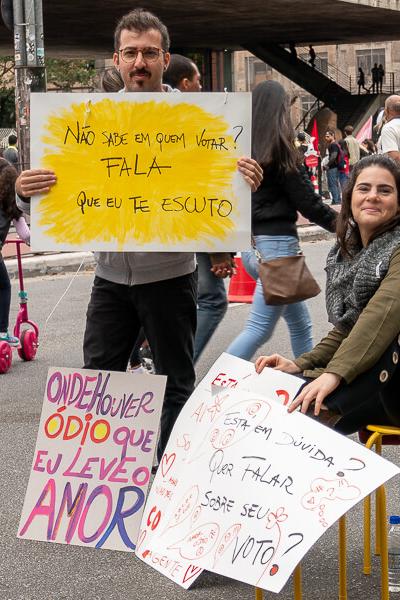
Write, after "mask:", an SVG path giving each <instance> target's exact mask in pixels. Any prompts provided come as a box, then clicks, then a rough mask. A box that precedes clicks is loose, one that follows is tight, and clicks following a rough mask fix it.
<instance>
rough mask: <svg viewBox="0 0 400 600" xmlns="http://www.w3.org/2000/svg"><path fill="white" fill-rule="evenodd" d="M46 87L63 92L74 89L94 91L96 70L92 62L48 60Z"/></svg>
mask: <svg viewBox="0 0 400 600" xmlns="http://www.w3.org/2000/svg"><path fill="white" fill-rule="evenodd" d="M46 70H47V85H48V86H49V87H50V88H51V87H54V88H56V89H57V90H60V91H63V92H70V91H71V90H73V89H74V88H81V87H84V88H88V89H89V90H93V89H94V78H95V75H96V70H95V68H94V61H88V60H76V59H75V60H65V59H60V58H48V59H47V60H46Z"/></svg>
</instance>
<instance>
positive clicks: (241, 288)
mask: <svg viewBox="0 0 400 600" xmlns="http://www.w3.org/2000/svg"><path fill="white" fill-rule="evenodd" d="M235 263H236V275H233V277H231V280H230V283H229V291H228V300H229V302H247V303H249V304H250V303H251V302H252V300H253V294H254V289H255V287H256V281H255V280H254V279H253V278H252V277H250V275H249V274H248V273H247V271H246V270H245V268H244V267H243V263H242V259H241V258H236V257H235Z"/></svg>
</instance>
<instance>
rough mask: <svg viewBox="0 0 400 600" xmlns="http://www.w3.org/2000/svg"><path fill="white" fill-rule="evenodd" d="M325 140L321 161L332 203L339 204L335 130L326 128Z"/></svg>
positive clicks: (337, 146)
mask: <svg viewBox="0 0 400 600" xmlns="http://www.w3.org/2000/svg"><path fill="white" fill-rule="evenodd" d="M325 142H326V143H327V148H326V156H325V158H324V160H323V161H322V167H323V169H324V170H325V171H326V177H327V180H328V190H329V192H330V194H331V196H332V204H340V202H341V199H340V186H339V171H338V159H339V153H340V147H339V145H338V143H337V142H336V140H335V132H334V131H333V129H328V130H327V131H326V133H325Z"/></svg>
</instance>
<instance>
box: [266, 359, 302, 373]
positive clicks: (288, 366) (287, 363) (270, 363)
mask: <svg viewBox="0 0 400 600" xmlns="http://www.w3.org/2000/svg"><path fill="white" fill-rule="evenodd" d="M255 367H256V372H257V373H261V371H262V370H263V369H264V367H270V368H271V369H275V370H276V371H283V372H284V373H292V374H295V373H301V369H300V368H299V367H298V366H297V365H296V363H295V362H293V361H292V360H289V358H285V357H284V356H281V355H280V354H271V355H270V356H259V357H258V358H257V360H256V363H255Z"/></svg>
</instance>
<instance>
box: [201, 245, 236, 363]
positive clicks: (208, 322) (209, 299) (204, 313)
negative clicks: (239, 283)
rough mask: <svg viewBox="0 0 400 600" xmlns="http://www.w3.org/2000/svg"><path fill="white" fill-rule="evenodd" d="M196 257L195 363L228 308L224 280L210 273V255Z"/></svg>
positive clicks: (203, 254) (202, 254) (204, 254)
mask: <svg viewBox="0 0 400 600" xmlns="http://www.w3.org/2000/svg"><path fill="white" fill-rule="evenodd" d="M196 256H197V264H198V277H199V288H198V297H197V329H196V337H195V340H194V362H196V361H197V360H198V359H199V357H200V355H201V353H202V352H203V350H204V348H205V346H206V344H207V342H208V341H209V339H210V338H211V336H212V334H213V333H214V331H215V330H216V328H217V327H218V325H219V323H220V322H221V320H222V318H223V316H224V314H225V313H226V309H227V307H228V300H227V297H226V291H225V285H224V280H223V279H221V278H219V277H215V275H214V274H213V273H212V272H211V271H210V269H211V260H210V257H209V255H208V254H206V253H203V252H198V253H197V255H196Z"/></svg>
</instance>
